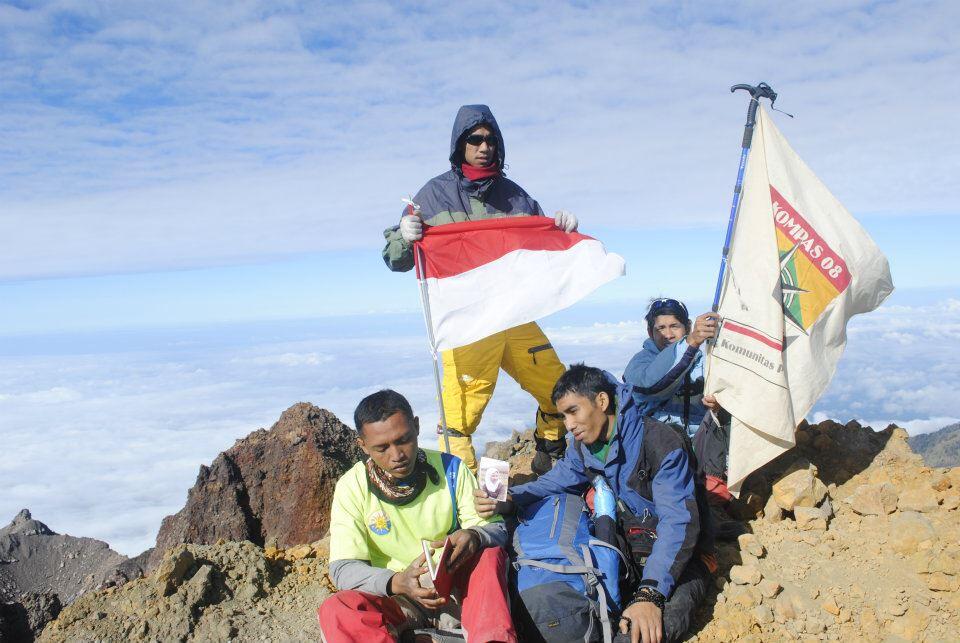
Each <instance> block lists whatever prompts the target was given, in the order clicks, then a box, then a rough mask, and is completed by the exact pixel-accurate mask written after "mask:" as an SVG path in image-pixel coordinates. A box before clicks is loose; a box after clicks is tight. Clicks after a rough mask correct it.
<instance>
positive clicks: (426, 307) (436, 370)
mask: <svg viewBox="0 0 960 643" xmlns="http://www.w3.org/2000/svg"><path fill="white" fill-rule="evenodd" d="M403 201H404V202H405V203H408V204H409V205H410V207H411V209H412V210H413V211H414V212H415V213H417V214H419V213H420V207H419V206H418V205H417V204H416V203H414V202H413V201H411V200H410V199H404V200H403ZM413 249H414V265H415V267H416V270H417V284H418V285H419V286H420V306H421V307H422V308H423V321H424V323H425V324H426V326H427V341H428V342H430V355H431V357H433V381H434V383H435V384H436V387H437V402H438V403H439V406H440V427H441V428H442V429H443V450H444V451H446V452H447V453H450V435H449V434H448V433H447V414H446V412H445V411H444V410H443V390H442V389H441V386H440V364H439V362H438V361H437V354H438V352H437V341H436V338H435V337H434V336H433V318H432V317H431V316H430V294H429V292H428V291H427V279H426V277H425V276H424V266H425V264H424V257H423V248H422V247H421V246H420V244H419V243H414V244H413Z"/></svg>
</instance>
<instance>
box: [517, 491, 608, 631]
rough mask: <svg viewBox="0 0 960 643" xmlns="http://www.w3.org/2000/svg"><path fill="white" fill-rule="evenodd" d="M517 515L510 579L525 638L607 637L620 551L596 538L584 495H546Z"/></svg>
mask: <svg viewBox="0 0 960 643" xmlns="http://www.w3.org/2000/svg"><path fill="white" fill-rule="evenodd" d="M517 519H518V524H517V528H516V530H515V531H514V533H513V559H514V562H513V570H512V574H511V581H512V585H513V588H514V590H515V592H516V599H517V602H516V605H515V608H516V614H517V617H518V618H517V621H518V624H519V625H520V628H521V630H522V631H523V632H524V634H525V638H524V640H535V639H537V638H540V639H542V640H543V641H546V642H547V643H554V642H556V643H570V642H571V641H577V640H582V641H586V642H588V643H590V642H594V641H600V640H603V641H605V642H609V641H611V640H612V639H613V635H614V633H613V631H612V627H611V615H616V614H617V612H618V611H619V605H618V603H619V597H620V592H619V582H620V579H619V565H620V559H621V558H622V557H623V555H622V554H621V553H620V551H619V550H618V549H617V548H616V547H614V546H612V545H609V544H607V543H606V542H603V541H600V540H598V539H596V538H594V536H593V533H592V526H593V525H592V521H591V518H590V514H589V512H588V509H587V507H586V505H585V503H584V501H583V498H581V497H579V496H574V495H570V494H564V495H557V496H549V497H547V498H544V499H543V500H540V501H538V502H536V503H533V504H531V505H529V506H527V507H523V508H521V509H520V510H519V512H518V513H517ZM598 626H599V627H598Z"/></svg>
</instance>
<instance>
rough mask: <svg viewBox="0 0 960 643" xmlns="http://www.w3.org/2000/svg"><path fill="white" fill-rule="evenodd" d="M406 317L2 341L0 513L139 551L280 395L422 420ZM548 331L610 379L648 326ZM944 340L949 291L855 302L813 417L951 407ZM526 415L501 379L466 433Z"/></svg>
mask: <svg viewBox="0 0 960 643" xmlns="http://www.w3.org/2000/svg"><path fill="white" fill-rule="evenodd" d="M641 308H642V304H639V303H638V304H637V305H636V306H631V307H630V309H629V313H627V314H631V315H632V314H633V312H634V311H635V310H638V309H641ZM581 312H584V311H581ZM419 321H420V320H418V319H417V317H416V316H414V315H408V316H387V317H383V316H371V317H370V318H369V319H368V320H367V321H366V322H363V321H359V320H357V319H356V318H353V319H351V320H350V321H349V322H347V321H345V322H343V323H341V324H339V325H337V324H333V323H332V322H329V321H327V322H325V324H326V325H325V326H324V327H323V328H322V329H321V328H320V324H319V322H311V323H303V324H301V325H295V324H284V323H278V324H260V325H245V326H236V327H227V326H224V327H214V328H209V329H205V330H196V331H156V332H153V333H150V332H144V333H138V334H125V335H121V334H119V333H110V334H104V335H102V336H100V335H91V336H78V337H76V338H74V339H72V340H71V341H68V342H63V341H62V340H57V341H53V340H54V339H56V338H54V337H53V336H49V337H48V336H44V337H37V338H32V339H29V338H28V339H24V338H14V339H9V340H3V342H4V344H0V443H2V444H3V446H4V453H5V454H12V456H11V455H8V457H5V458H3V459H0V488H2V489H4V493H3V494H0V523H5V521H6V520H9V519H10V518H12V517H13V516H14V515H15V514H16V512H17V511H19V510H20V509H21V508H23V507H29V508H30V509H31V510H32V511H33V512H34V515H35V516H36V517H37V518H38V519H40V520H43V521H46V522H48V523H49V524H50V526H51V527H52V528H53V529H54V530H56V531H59V532H66V533H70V534H73V535H78V536H92V537H97V538H101V539H103V540H106V541H107V542H109V543H110V544H111V545H112V546H114V547H115V548H116V549H118V550H120V551H122V552H124V553H126V554H137V553H139V552H140V551H141V550H143V549H145V548H146V547H149V546H151V545H152V543H153V539H154V537H155V535H156V531H157V529H158V528H159V525H160V520H161V519H162V518H163V516H165V515H167V514H171V513H173V512H175V511H177V510H179V509H180V507H182V506H183V503H184V502H185V500H186V491H187V489H188V488H189V487H190V486H191V485H192V484H193V482H194V479H195V477H196V474H197V470H198V468H199V466H200V464H203V463H209V462H210V461H211V460H212V459H213V458H214V457H215V456H216V454H217V453H219V452H220V451H223V450H225V449H227V448H229V447H230V446H231V445H232V444H233V442H234V440H236V439H238V438H241V437H243V436H245V435H247V434H248V433H250V432H251V431H253V430H255V429H257V428H258V427H269V426H270V424H271V423H273V422H274V421H275V420H276V419H277V418H278V417H279V415H280V413H281V412H282V411H283V410H284V409H285V408H286V407H288V406H289V405H291V404H293V403H295V402H298V401H310V402H313V403H315V404H317V405H318V406H322V407H325V408H327V409H329V410H331V411H332V412H334V413H335V414H337V416H338V417H340V418H341V419H342V420H344V421H345V422H347V423H348V424H349V423H351V417H352V413H353V408H354V406H355V405H356V403H357V401H358V400H360V398H361V397H363V396H364V395H367V394H369V393H372V392H374V391H376V390H378V389H380V388H383V387H391V388H395V389H397V390H399V391H401V392H402V393H404V394H405V395H407V396H408V397H409V399H410V401H411V403H412V404H413V407H414V409H415V411H416V412H417V413H418V415H419V416H420V418H421V422H422V426H424V427H432V426H435V425H436V423H437V420H438V412H437V407H436V401H435V399H436V397H435V392H434V384H433V374H432V369H431V362H430V358H429V354H428V351H427V349H426V340H425V339H424V337H423V335H422V333H421V326H419ZM397 329H403V330H402V331H400V334H399V335H398V331H397ZM545 331H546V333H547V335H548V337H550V339H551V340H552V342H553V344H554V345H555V346H556V347H557V350H558V352H559V355H560V357H561V359H562V360H563V361H564V362H567V363H570V362H576V361H584V362H586V363H588V364H591V365H596V366H600V367H603V368H606V369H608V370H610V371H611V372H613V373H614V374H616V375H618V376H619V375H620V374H621V373H622V372H623V368H624V366H626V363H627V361H628V360H629V358H630V357H631V356H632V354H633V353H634V352H635V351H637V350H639V348H640V344H641V343H642V340H643V339H644V337H645V327H644V325H643V323H642V322H639V321H634V320H629V319H627V320H624V321H612V322H608V323H592V324H584V325H575V324H567V323H564V322H558V323H548V324H547V325H546V326H545ZM958 340H960V300H956V299H947V300H942V301H939V302H936V303H930V304H927V305H918V306H904V305H893V304H891V305H887V306H884V307H882V308H880V309H879V310H877V311H875V312H873V313H871V314H869V315H864V316H858V317H855V318H854V319H853V320H852V321H851V323H850V325H849V342H848V346H847V351H846V354H845V355H844V358H843V359H842V360H841V362H840V366H839V368H838V371H837V374H836V377H835V378H834V381H833V382H832V384H831V386H830V387H829V389H828V391H827V393H826V394H825V395H824V396H823V398H822V399H821V400H820V402H819V403H818V404H817V406H816V407H815V408H814V410H813V413H812V414H811V419H814V420H819V419H823V418H827V417H829V418H832V419H835V420H837V421H840V422H846V421H848V420H849V419H852V418H867V421H864V423H866V424H869V425H871V426H874V427H875V428H883V427H885V426H886V425H887V423H889V422H891V421H895V422H896V423H898V424H900V425H901V426H905V427H906V428H908V430H910V431H911V433H920V432H924V431H929V430H933V429H936V428H941V427H942V426H945V425H947V424H950V423H952V422H954V421H956V408H955V404H954V402H953V400H954V397H953V396H954V395H955V391H954V390H953V389H954V388H955V385H956V382H958V381H960V351H958V349H957V348H956V346H958V345H960V341H958ZM57 346H68V347H69V349H68V350H61V349H58V348H57ZM534 413H535V406H534V404H533V401H532V399H531V398H530V397H529V396H528V395H527V394H526V393H524V392H523V391H522V390H521V389H520V388H519V387H518V386H517V385H516V384H515V383H514V382H513V381H512V380H510V379H509V378H508V377H507V376H505V375H504V376H502V378H501V380H500V383H499V384H498V387H497V392H496V395H495V396H494V398H493V401H492V402H491V404H490V406H489V407H488V409H487V412H486V414H485V417H484V422H483V425H482V427H481V429H480V431H479V433H478V434H477V435H476V439H477V445H478V447H480V448H481V449H482V447H483V445H484V444H485V443H486V441H487V440H494V439H503V438H505V437H506V436H508V435H509V433H510V431H512V430H514V429H518V430H522V429H524V428H527V427H530V426H532V425H533V422H534ZM877 418H879V419H877ZM430 433H431V432H430V431H429V429H428V430H426V431H425V432H424V434H425V439H424V443H425V444H426V445H428V446H432V445H433V441H434V439H435V438H434V436H432V435H430Z"/></svg>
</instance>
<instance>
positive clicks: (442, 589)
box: [421, 538, 453, 598]
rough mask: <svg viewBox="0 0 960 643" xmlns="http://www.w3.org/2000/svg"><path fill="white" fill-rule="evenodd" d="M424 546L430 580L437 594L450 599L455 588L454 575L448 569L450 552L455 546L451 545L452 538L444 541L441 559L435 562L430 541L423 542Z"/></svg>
mask: <svg viewBox="0 0 960 643" xmlns="http://www.w3.org/2000/svg"><path fill="white" fill-rule="evenodd" d="M421 542H422V544H423V555H424V557H425V558H426V559H427V568H428V569H429V570H430V580H432V581H433V588H434V589H435V590H437V594H439V595H440V596H443V597H444V598H450V590H451V589H452V588H453V575H452V574H451V573H450V570H449V569H447V563H448V562H449V560H450V552H451V551H453V546H452V545H451V544H450V538H447V539H446V540H444V541H443V548H442V549H441V550H440V558H439V559H438V560H437V562H436V563H435V562H433V548H432V547H430V541H429V540H424V541H421Z"/></svg>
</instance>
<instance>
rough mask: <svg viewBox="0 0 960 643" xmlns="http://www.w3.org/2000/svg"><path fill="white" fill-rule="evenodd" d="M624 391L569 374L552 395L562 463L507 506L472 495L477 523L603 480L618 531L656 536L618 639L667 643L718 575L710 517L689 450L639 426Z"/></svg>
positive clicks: (590, 373)
mask: <svg viewBox="0 0 960 643" xmlns="http://www.w3.org/2000/svg"><path fill="white" fill-rule="evenodd" d="M630 389H631V387H630V386H629V385H623V384H621V385H618V384H617V382H616V380H615V379H614V378H613V376H612V375H610V374H609V373H607V372H605V371H602V370H600V369H598V368H592V367H589V366H584V365H583V364H574V365H573V366H571V367H570V369H569V370H568V371H567V372H566V373H564V375H563V376H561V377H560V379H559V380H558V381H557V384H556V386H555V387H554V389H553V401H554V403H556V405H557V409H558V410H559V411H560V412H561V413H562V414H563V417H564V423H565V425H566V428H567V430H568V431H570V434H571V435H572V440H571V441H570V444H569V445H568V448H567V450H566V455H565V456H564V457H563V458H562V459H561V460H560V461H559V462H557V464H556V465H555V466H554V468H553V469H552V470H551V471H549V472H547V473H546V474H544V475H542V476H541V477H540V478H539V479H537V480H535V481H533V482H530V483H527V484H524V485H520V486H517V487H514V488H512V489H511V493H510V497H509V500H508V501H507V502H506V503H497V502H496V501H494V500H491V499H489V498H486V497H484V496H482V494H478V493H475V494H474V496H475V501H476V505H477V511H478V514H479V515H480V516H490V515H492V514H494V513H508V512H510V511H512V510H513V508H514V505H519V506H525V505H528V504H530V503H533V502H535V501H537V500H540V499H542V498H545V497H547V496H551V495H555V494H562V493H572V494H582V493H584V492H585V491H586V490H587V489H588V488H589V487H590V481H591V479H592V477H594V476H596V475H601V476H603V477H604V478H605V479H606V481H607V483H608V484H609V485H610V487H611V488H612V489H613V492H614V495H615V496H616V497H617V499H618V503H617V504H618V519H619V520H620V521H621V523H624V524H626V523H627V522H628V521H629V520H633V521H637V520H639V521H641V522H642V523H643V524H646V525H648V526H649V525H654V526H655V531H656V538H655V539H653V540H652V550H650V551H649V552H647V553H646V554H645V556H644V558H645V560H640V561H635V562H636V563H637V564H638V565H642V571H641V573H640V579H639V582H638V583H637V585H636V587H634V588H631V589H632V590H633V594H632V598H631V599H630V600H627V601H625V602H624V603H625V605H626V607H625V608H624V610H623V613H622V617H621V620H620V631H621V632H622V633H625V632H627V631H629V640H631V641H633V642H634V643H637V642H639V641H641V640H642V641H643V642H644V643H646V642H648V641H656V642H658V641H673V640H676V639H678V638H680V637H681V636H683V634H684V633H685V632H686V631H687V629H688V628H689V626H690V621H691V618H692V616H693V613H694V611H695V610H696V608H697V606H698V605H699V603H700V602H701V601H702V600H703V598H704V596H705V595H706V591H707V584H708V582H709V579H710V575H711V572H712V571H715V569H716V559H715V557H713V555H712V551H713V544H712V542H711V538H710V534H709V532H710V529H709V521H710V516H709V511H708V509H707V507H706V503H705V501H704V498H703V496H702V493H698V486H697V484H696V482H695V475H696V474H695V471H694V466H693V464H692V462H691V458H690V454H689V452H688V450H687V446H686V442H685V441H684V439H683V438H682V436H680V435H679V433H677V432H676V431H675V430H674V429H673V428H671V427H669V426H667V425H666V424H663V423H661V422H658V421H656V420H652V419H651V418H644V417H643V415H642V414H641V409H640V408H639V407H638V405H637V404H636V402H635V401H634V399H633V397H632V396H631V395H630ZM628 540H630V538H629V537H628ZM632 544H633V543H631V545H632ZM627 596H630V594H627Z"/></svg>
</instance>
